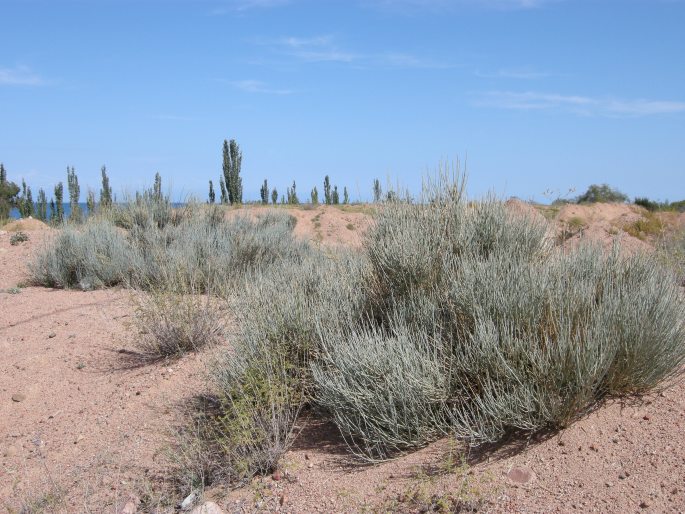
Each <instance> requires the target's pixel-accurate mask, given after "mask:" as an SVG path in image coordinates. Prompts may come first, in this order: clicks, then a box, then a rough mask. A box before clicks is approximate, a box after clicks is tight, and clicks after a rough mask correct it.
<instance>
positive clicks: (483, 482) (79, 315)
mask: <svg viewBox="0 0 685 514" xmlns="http://www.w3.org/2000/svg"><path fill="white" fill-rule="evenodd" d="M518 207H519V208H521V206H518ZM619 207H622V208H627V206H619ZM522 208H523V209H529V207H526V206H524V207H522ZM529 210H530V209H529ZM615 210H616V209H615V208H614V207H610V208H608V209H607V210H606V212H604V211H602V210H601V209H599V208H597V209H596V211H599V212H595V211H592V212H591V213H590V214H592V216H595V217H597V216H599V219H600V221H597V219H596V218H592V217H591V216H590V215H589V214H588V213H587V212H582V213H580V214H578V213H576V212H575V211H574V212H573V213H571V212H568V211H569V210H566V211H564V210H563V209H562V211H563V212H560V213H559V216H569V217H570V216H578V215H587V217H588V219H589V220H590V221H589V223H588V226H590V227H591V226H593V224H600V223H602V221H601V219H603V218H601V217H602V216H604V217H605V218H609V217H612V216H613V217H615V216H619V217H620V216H622V215H625V216H631V215H632V214H631V213H629V212H620V209H619V211H617V212H614V211H615ZM289 212H291V213H292V214H293V215H294V216H296V217H297V219H298V223H297V226H296V229H295V230H296V234H297V235H298V236H299V237H302V238H304V239H309V240H312V241H315V242H320V243H322V244H329V245H341V244H342V245H351V246H358V245H359V244H361V238H362V236H363V233H364V230H365V229H366V228H367V227H368V226H369V224H370V223H371V222H372V221H371V218H370V216H369V215H368V214H367V213H365V212H345V211H343V210H340V209H337V208H332V207H318V208H316V209H313V210H305V209H289ZM530 212H531V213H532V212H533V211H532V210H531V211H530ZM631 212H632V211H631ZM633 214H634V213H633ZM612 219H613V218H612ZM562 222H563V220H562ZM608 223H610V225H611V221H609V222H608ZM348 225H352V227H353V228H348ZM611 226H613V225H611ZM24 230H27V228H26V227H24ZM602 230H604V229H602ZM27 233H28V234H29V235H30V238H31V239H30V241H28V242H26V243H23V244H20V245H17V246H11V245H10V244H9V237H10V234H8V233H0V289H2V292H0V348H1V349H2V353H3V358H2V359H1V360H0V510H2V509H5V510H6V511H8V512H18V511H20V509H21V507H22V506H32V507H33V508H34V511H35V512H41V511H42V512H112V513H114V512H117V513H118V512H120V511H121V509H122V508H123V507H124V506H125V504H126V503H127V501H129V499H131V498H135V499H137V500H141V503H138V512H147V511H150V510H151V509H150V507H149V505H150V503H146V501H147V499H146V495H147V494H148V492H150V491H152V492H151V493H150V496H151V497H153V498H154V496H155V495H156V494H157V493H156V492H155V491H157V490H158V489H159V488H160V483H161V482H163V481H164V480H165V477H166V476H167V474H166V473H167V471H168V466H169V462H170V460H169V455H170V452H171V451H172V448H173V446H172V445H173V438H172V436H171V434H172V432H173V429H174V427H177V426H179V425H180V424H182V423H183V421H184V419H183V412H184V409H183V406H184V405H187V404H188V402H189V401H190V400H191V399H192V398H194V397H195V396H196V395H198V394H201V393H202V392H204V391H205V379H204V373H205V370H206V366H207V364H208V362H210V361H211V359H212V358H213V355H214V352H215V351H216V350H214V351H205V352H202V353H200V354H197V355H188V356H186V357H184V358H183V359H181V360H178V361H173V362H166V363H159V364H154V365H146V366H142V367H136V366H132V365H131V361H130V358H128V357H129V354H128V353H122V352H121V350H124V351H125V352H128V351H132V350H133V349H134V343H135V339H134V338H135V337H136V331H135V329H134V327H132V326H131V316H132V313H133V307H132V302H131V297H130V293H129V292H127V291H125V290H119V289H112V290H106V291H92V292H81V291H61V290H52V289H44V288H33V287H28V288H22V289H21V290H20V292H18V293H17V292H16V291H14V290H12V289H10V288H13V287H15V286H17V285H18V284H21V283H22V281H23V280H24V277H25V264H26V262H27V260H28V259H29V258H30V256H31V255H32V253H33V252H34V251H35V250H36V248H38V247H39V245H40V244H41V241H42V240H43V238H45V237H50V233H51V231H50V230H34V231H30V232H27ZM602 237H604V236H602ZM628 237H629V236H628ZM638 241H639V240H638ZM640 243H642V241H640ZM227 344H230V341H227ZM301 429H302V432H301V433H300V436H299V437H298V439H297V441H296V444H295V447H294V448H293V449H292V450H291V451H290V452H288V453H287V454H286V456H285V458H284V459H283V465H282V469H281V470H279V473H278V474H277V475H276V476H274V477H264V478H257V479H255V480H254V481H253V482H252V483H251V484H250V485H248V486H246V487H243V488H242V489H239V490H236V491H226V490H224V489H223V488H221V487H214V488H212V489H210V490H208V491H206V497H207V498H210V499H213V500H214V501H216V503H217V504H218V505H220V506H221V508H223V509H224V510H225V511H226V512H253V511H258V510H259V511H268V512H274V511H283V512H364V511H366V512H368V511H371V512H426V510H425V509H426V508H427V507H428V506H430V505H431V504H432V505H433V506H434V507H435V506H436V505H438V504H439V502H440V501H442V502H447V503H446V504H449V505H451V506H452V508H454V509H456V508H457V507H460V508H462V509H467V508H470V507H478V508H479V510H481V511H485V512H572V511H577V512H685V437H684V436H683V433H684V431H685V385H684V384H683V383H682V382H679V383H676V384H672V385H670V386H669V387H667V388H666V389H665V390H664V391H663V392H662V393H655V394H653V395H651V396H650V397H647V398H643V399H642V400H641V401H640V402H637V403H610V404H608V405H605V406H602V407H600V408H598V409H597V410H596V411H595V412H593V413H592V414H590V415H588V416H587V417H585V418H584V419H582V420H580V421H579V422H577V423H575V424H574V425H572V426H571V427H569V428H567V429H566V430H563V431H561V432H558V433H555V434H548V435H546V436H543V437H540V438H537V439H535V440H524V441H519V442H518V443H517V444H514V443H509V444H504V445H502V446H500V447H498V448H488V449H481V450H479V451H478V452H476V451H472V452H471V453H470V454H468V455H467V456H466V457H464V461H462V460H460V457H454V455H457V454H456V453H455V449H454V448H451V445H450V443H449V441H448V440H443V441H439V442H437V443H434V444H432V445H430V446H429V447H427V448H424V449H423V450H420V451H418V452H415V453H412V454H410V455H406V456H403V457H400V458H398V459H395V460H393V461H390V462H385V463H382V464H378V465H366V464H363V463H361V462H359V461H356V460H355V459H353V458H352V457H351V456H350V454H349V453H348V452H347V450H346V447H345V444H344V442H343V441H342V440H341V439H340V437H339V435H338V433H337V431H336V430H335V428H334V427H331V426H330V425H327V424H325V423H321V422H319V421H316V420H314V419H310V420H305V421H303V424H302V427H301ZM450 456H452V457H450ZM274 478H277V479H278V480H274ZM458 498H461V499H462V500H461V503H454V502H456V501H457V499H458ZM174 500H175V501H180V500H182V498H181V497H178V498H175V499H174ZM452 500H454V502H452ZM450 502H452V503H450ZM41 508H42V510H41ZM173 510H174V509H173V508H169V509H168V511H169V512H172V511H173ZM27 512H31V511H30V510H28V511H27Z"/></svg>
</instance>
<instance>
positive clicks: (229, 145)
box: [222, 139, 243, 204]
mask: <svg viewBox="0 0 685 514" xmlns="http://www.w3.org/2000/svg"><path fill="white" fill-rule="evenodd" d="M242 162H243V154H242V152H241V151H240V147H239V146H238V143H236V140H235V139H231V140H230V141H228V140H226V139H224V146H223V162H222V171H223V179H224V184H225V186H226V192H227V195H228V198H227V200H228V203H230V204H240V203H243V179H242V178H241V177H240V168H241V166H242Z"/></svg>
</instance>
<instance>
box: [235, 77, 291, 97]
mask: <svg viewBox="0 0 685 514" xmlns="http://www.w3.org/2000/svg"><path fill="white" fill-rule="evenodd" d="M230 84H231V85H232V86H233V87H235V88H237V89H240V90H241V91H245V92H247V93H262V94H266V95H290V94H292V93H293V91H292V90H290V89H274V88H271V87H269V86H268V85H267V84H266V83H265V82H262V81H261V80H237V81H232V82H231V83H230Z"/></svg>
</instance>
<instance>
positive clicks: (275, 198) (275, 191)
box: [271, 187, 278, 205]
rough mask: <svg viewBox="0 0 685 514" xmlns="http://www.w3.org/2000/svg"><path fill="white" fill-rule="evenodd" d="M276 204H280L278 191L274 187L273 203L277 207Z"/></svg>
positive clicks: (272, 193) (272, 192)
mask: <svg viewBox="0 0 685 514" xmlns="http://www.w3.org/2000/svg"><path fill="white" fill-rule="evenodd" d="M276 202H278V190H277V189H276V188H275V187H274V190H273V191H271V203H272V204H274V205H276Z"/></svg>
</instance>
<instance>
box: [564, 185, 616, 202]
mask: <svg viewBox="0 0 685 514" xmlns="http://www.w3.org/2000/svg"><path fill="white" fill-rule="evenodd" d="M627 201H628V197H627V196H626V195H624V194H623V193H621V192H620V191H619V190H618V189H614V188H612V187H610V186H609V185H608V184H592V185H591V186H590V187H588V188H587V191H585V192H584V193H583V194H582V195H580V196H579V197H578V198H577V199H576V202H577V203H598V202H602V203H611V202H615V203H623V202H627Z"/></svg>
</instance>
